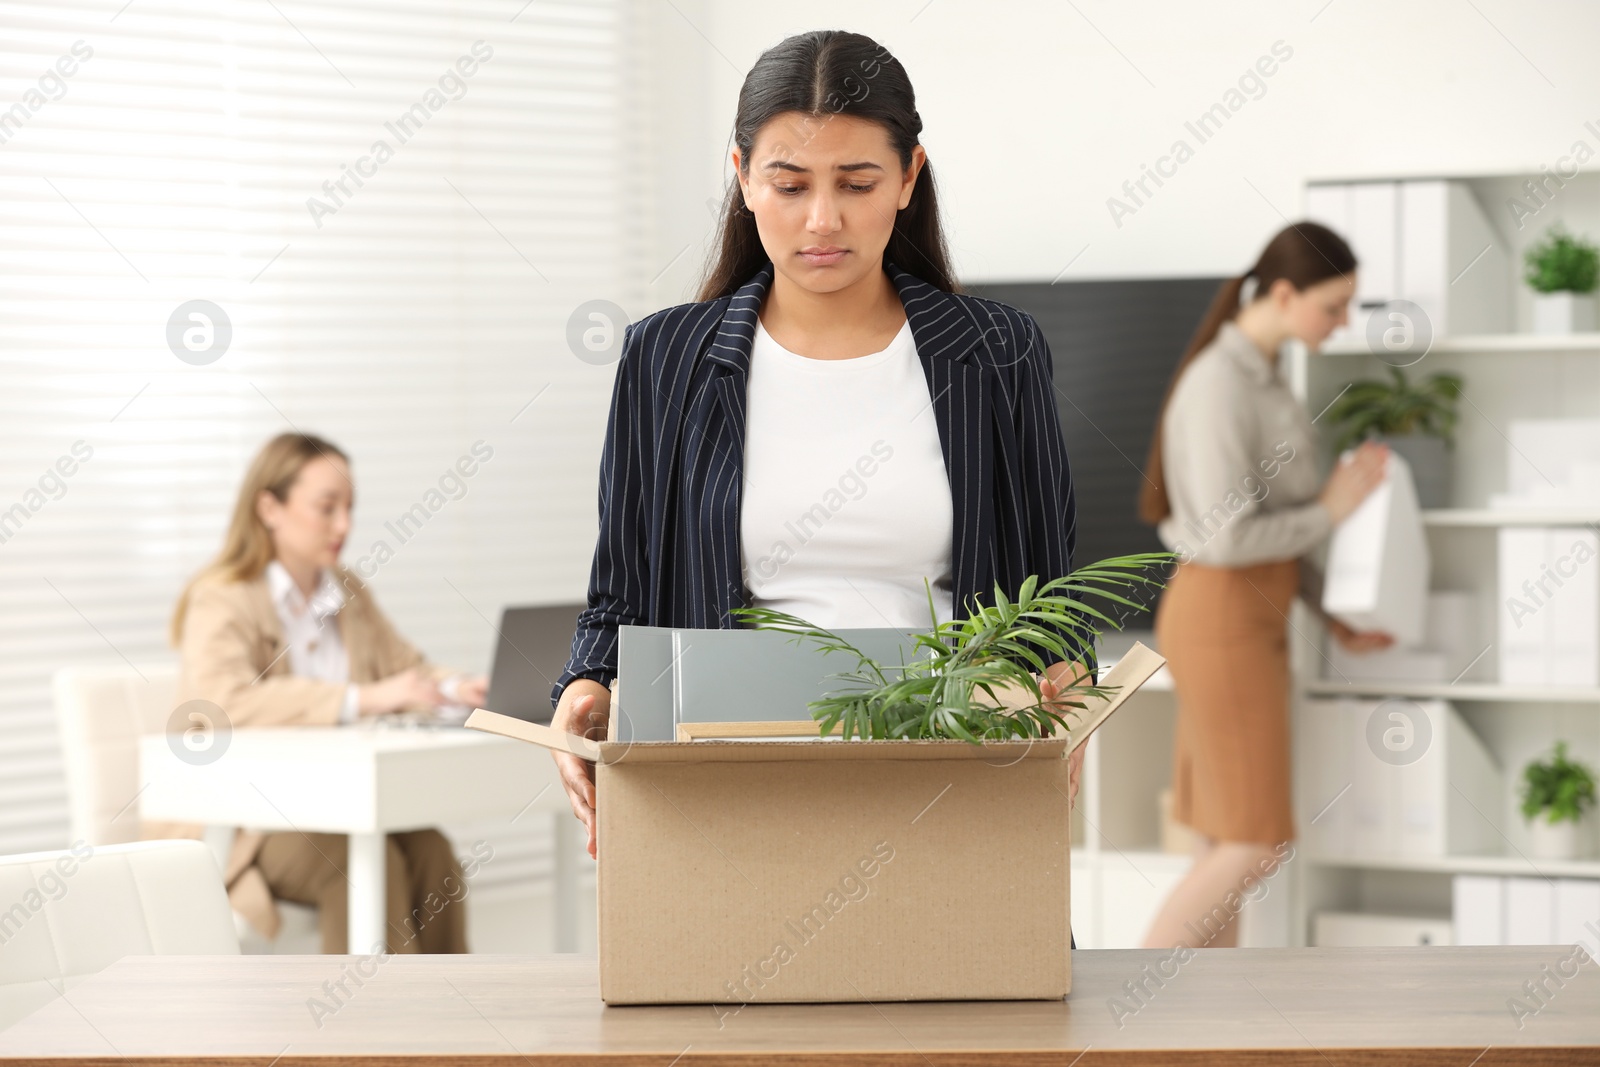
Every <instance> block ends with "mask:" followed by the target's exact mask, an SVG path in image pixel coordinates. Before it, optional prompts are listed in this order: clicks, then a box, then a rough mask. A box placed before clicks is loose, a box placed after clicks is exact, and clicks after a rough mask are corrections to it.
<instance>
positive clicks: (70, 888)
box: [0, 841, 239, 1030]
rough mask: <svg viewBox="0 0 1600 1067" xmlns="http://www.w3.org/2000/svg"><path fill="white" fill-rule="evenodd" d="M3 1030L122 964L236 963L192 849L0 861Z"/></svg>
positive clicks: (173, 844)
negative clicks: (149, 959) (193, 959)
mask: <svg viewBox="0 0 1600 1067" xmlns="http://www.w3.org/2000/svg"><path fill="white" fill-rule="evenodd" d="M0 907H3V908H4V909H5V910H4V911H3V912H0V1030H3V1029H5V1028H6V1027H7V1026H10V1025H11V1024H12V1023H14V1022H16V1021H17V1020H18V1019H21V1018H22V1017H23V1016H25V1015H27V1014H29V1013H30V1012H32V1011H34V1010H35V1009H37V1008H39V1007H41V1006H43V1005H44V1004H46V1003H48V1002H50V1001H51V1000H54V999H55V998H56V997H57V996H60V995H61V994H62V993H63V992H64V991H69V990H71V989H72V987H73V986H75V985H77V984H79V983H80V982H82V981H83V980H84V979H86V978H88V977H89V976H90V975H93V974H95V973H97V972H99V971H101V970H103V969H104V968H106V967H107V966H109V965H110V964H112V963H115V962H116V961H117V960H119V959H121V958H122V957H123V956H196V955H206V956H217V955H230V956H236V955H238V954H239V940H238V938H237V937H236V936H235V934H234V928H233V917H232V909H231V908H229V907H228V894H227V892H226V891H225V890H224V889H223V888H222V874H221V872H220V871H219V870H218V869H217V864H216V860H214V859H213V858H212V856H211V850H210V849H208V848H206V846H205V845H203V844H202V843H200V842H199V841H136V842H133V843H131V844H123V845H100V846H94V847H91V846H87V845H81V846H79V847H78V850H77V851H76V852H73V851H62V852H29V853H25V854H23V855H20V856H0Z"/></svg>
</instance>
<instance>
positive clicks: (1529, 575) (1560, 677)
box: [1497, 526, 1600, 686]
mask: <svg viewBox="0 0 1600 1067" xmlns="http://www.w3.org/2000/svg"><path fill="white" fill-rule="evenodd" d="M1499 537H1500V543H1499V550H1500V561H1499V587H1500V590H1499V591H1500V596H1499V601H1500V604H1499V608H1498V615H1497V617H1498V620H1499V629H1500V636H1499V641H1498V642H1497V644H1498V645H1499V657H1500V681H1501V683H1502V684H1505V685H1528V686H1539V685H1565V686H1597V685H1600V538H1597V537H1596V535H1595V532H1594V531H1593V530H1592V529H1588V528H1586V527H1581V526H1549V527H1546V526H1502V527H1501V528H1500V531H1499Z"/></svg>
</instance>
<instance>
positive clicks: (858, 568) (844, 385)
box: [739, 318, 952, 629]
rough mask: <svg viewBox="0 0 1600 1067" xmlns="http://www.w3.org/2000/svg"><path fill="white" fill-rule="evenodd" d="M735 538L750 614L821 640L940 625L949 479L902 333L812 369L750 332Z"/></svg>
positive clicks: (948, 610)
mask: <svg viewBox="0 0 1600 1067" xmlns="http://www.w3.org/2000/svg"><path fill="white" fill-rule="evenodd" d="M745 427H746V428H745V455H744V484H743V486H742V487H741V497H740V508H739V511H740V515H739V538H740V546H741V548H742V553H741V554H742V557H743V558H742V567H743V577H744V583H745V587H746V588H747V589H749V590H750V593H751V597H752V601H751V603H752V606H755V607H765V608H774V609H777V610H779V611H787V612H789V613H790V614H793V615H798V616H799V617H801V618H803V619H806V620H807V621H809V622H812V623H815V624H817V625H819V626H826V627H828V628H830V629H835V628H843V627H883V626H891V627H901V628H906V629H928V628H930V627H931V626H932V625H933V624H932V620H931V619H930V617H929V613H928V590H927V587H926V586H924V584H923V579H924V578H926V579H927V580H928V581H929V582H930V583H931V584H932V587H933V604H934V609H935V611H937V613H938V616H939V621H941V622H947V621H949V620H950V619H951V617H952V603H951V518H952V514H951V503H950V478H949V475H948V474H947V473H946V472H945V465H944V453H943V452H942V451H941V450H940V446H939V426H938V422H937V420H936V419H935V417H934V413H933V407H932V404H931V402H930V398H929V395H928V380H927V377H926V375H924V374H923V371H922V363H921V361H920V360H919V359H918V358H917V350H916V344H915V342H914V341H913V340H912V337H911V324H910V323H909V322H907V323H906V324H905V325H904V326H902V327H901V328H900V332H899V333H898V334H896V335H895V338H894V340H893V341H891V342H890V343H889V347H888V348H885V349H884V350H883V351H881V352H874V353H872V354H871V355H867V356H860V357H858V358H855V359H834V360H828V359H811V358H809V357H806V356H802V355H798V354H796V353H794V352H790V351H789V350H788V349H785V348H783V347H782V346H780V345H779V344H778V343H777V342H776V341H775V340H773V339H772V336H771V335H770V334H769V333H767V331H766V328H765V327H764V326H762V325H761V322H760V319H759V318H758V319H757V320H756V333H755V340H754V344H753V346H752V348H751V352H750V374H749V392H748V396H747V400H746V405H745Z"/></svg>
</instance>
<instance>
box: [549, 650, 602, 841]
mask: <svg viewBox="0 0 1600 1067" xmlns="http://www.w3.org/2000/svg"><path fill="white" fill-rule="evenodd" d="M610 719H611V690H610V689H609V688H607V687H606V686H603V685H601V684H600V683H599V682H597V681H595V680H594V679H592V678H574V679H573V680H572V681H570V682H568V683H567V686H566V688H565V689H563V690H561V699H560V700H558V701H557V702H556V712H555V715H553V716H552V717H551V719H550V728H551V729H553V730H565V731H566V732H568V733H572V734H577V735H578V736H579V737H586V738H589V739H591V740H599V739H600V738H603V737H604V736H605V733H606V724H607V723H608V722H609V721H610ZM551 755H552V756H554V757H555V760H556V771H557V773H559V774H560V775H561V784H562V785H563V786H564V787H566V790H567V800H568V801H570V802H571V803H572V813H573V814H574V815H576V816H577V817H578V820H579V821H580V822H582V823H583V826H584V829H585V830H587V831H588V832H589V844H588V848H589V856H590V858H591V859H594V858H597V857H596V854H595V835H594V764H593V763H590V762H589V761H588V760H586V759H579V758H578V757H577V756H574V755H571V754H570V753H567V752H551Z"/></svg>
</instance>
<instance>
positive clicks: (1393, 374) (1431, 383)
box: [1328, 367, 1461, 508]
mask: <svg viewBox="0 0 1600 1067" xmlns="http://www.w3.org/2000/svg"><path fill="white" fill-rule="evenodd" d="M1460 398H1461V378H1460V377H1459V376H1458V375H1455V374H1444V373H1440V374H1434V375H1430V376H1429V377H1427V378H1425V379H1423V380H1422V381H1420V382H1417V383H1412V382H1411V381H1410V380H1409V379H1408V378H1407V377H1406V374H1405V371H1403V370H1401V369H1400V368H1399V367H1390V368H1389V380H1388V381H1384V380H1382V379H1377V378H1366V379H1362V380H1361V381H1357V382H1351V383H1350V387H1349V388H1348V389H1346V390H1345V391H1344V392H1343V393H1341V394H1340V395H1339V398H1338V399H1337V400H1335V401H1334V402H1333V404H1332V406H1331V407H1329V408H1328V415H1329V417H1330V419H1331V421H1332V422H1333V424H1334V425H1335V426H1336V427H1337V428H1338V436H1337V439H1336V440H1335V441H1334V449H1335V451H1340V452H1342V451H1344V450H1345V449H1346V448H1349V447H1350V446H1351V445H1354V444H1358V443H1359V442H1361V441H1363V440H1365V439H1367V438H1373V439H1375V440H1378V441H1382V442H1383V443H1384V444H1387V445H1388V446H1389V447H1390V448H1392V449H1393V450H1394V451H1395V452H1397V453H1399V454H1400V455H1401V456H1402V457H1404V459H1405V461H1406V462H1407V463H1408V464H1410V466H1411V474H1412V477H1413V478H1414V479H1415V480H1416V483H1417V502H1418V503H1419V504H1421V505H1422V506H1423V507H1425V508H1442V507H1445V506H1446V505H1447V504H1448V503H1449V501H1450V455H1449V451H1450V449H1452V448H1453V447H1454V446H1455V428H1456V401H1457V400H1459V399H1460Z"/></svg>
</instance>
